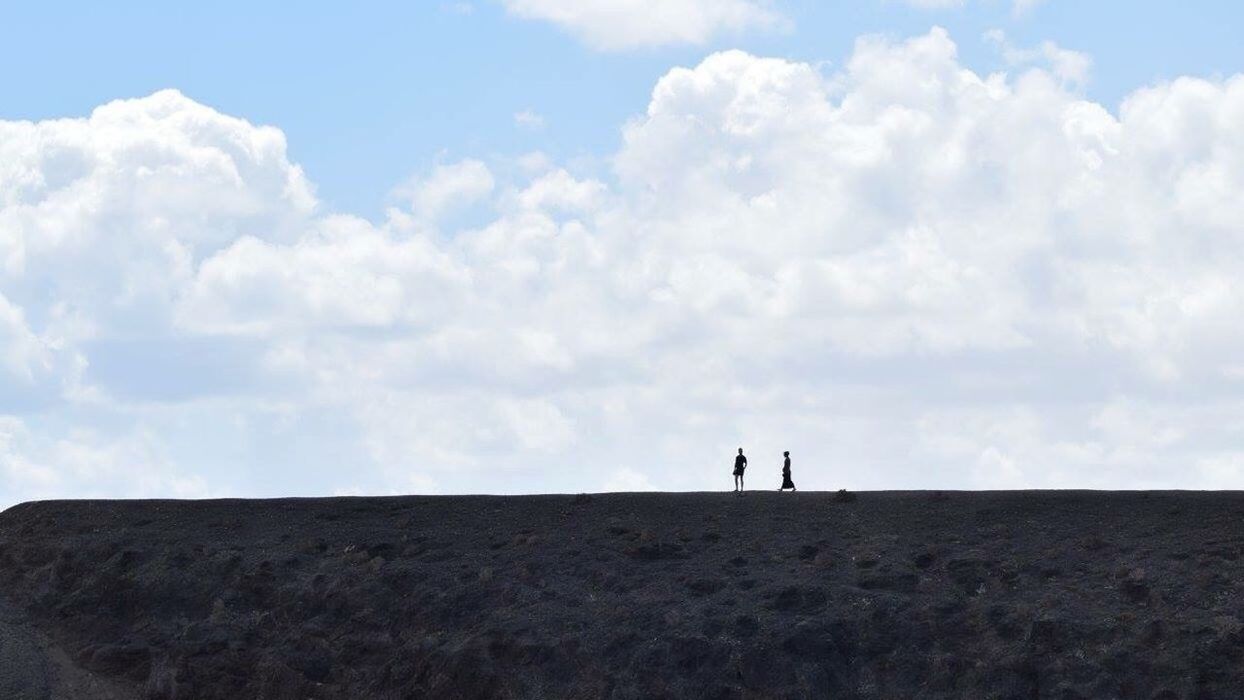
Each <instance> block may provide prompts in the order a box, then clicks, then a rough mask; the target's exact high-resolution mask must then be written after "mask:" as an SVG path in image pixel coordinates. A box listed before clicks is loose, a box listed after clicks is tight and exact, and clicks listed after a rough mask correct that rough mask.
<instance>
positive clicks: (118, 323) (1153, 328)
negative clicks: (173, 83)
mask: <svg viewBox="0 0 1244 700" xmlns="http://www.w3.org/2000/svg"><path fill="white" fill-rule="evenodd" d="M1034 62H1035V63H1034ZM1025 63H1029V64H1032V65H1031V66H1030V67H1028V68H1024V69H1023V70H1022V72H1020V73H1018V74H1014V75H1003V74H997V75H980V74H977V73H975V72H973V71H971V70H969V69H967V68H966V67H965V66H964V65H962V63H961V62H960V61H959V59H958V57H957V53H956V47H955V44H954V43H953V41H952V40H951V39H950V38H949V37H948V36H947V34H946V33H945V32H943V31H941V30H936V29H935V30H933V31H931V32H930V33H928V34H927V35H924V36H918V37H915V38H912V39H909V40H905V41H894V40H890V39H884V38H864V39H861V40H860V41H859V42H858V44H857V46H856V47H855V50H854V52H853V54H852V56H851V57H850V59H849V60H848V61H846V62H845V63H844V68H843V69H842V70H841V71H840V72H838V73H836V74H833V75H828V76H827V75H824V74H822V73H821V72H819V71H818V70H817V69H816V68H815V67H813V66H811V65H807V64H803V63H798V62H792V61H787V60H782V59H774V58H763V57H757V56H753V55H749V54H746V53H743V52H738V51H728V52H722V53H716V54H713V55H711V56H709V57H707V58H706V59H705V60H704V61H703V62H702V63H700V64H699V65H697V66H694V67H690V68H676V69H674V70H671V71H669V72H668V73H667V74H666V75H665V76H664V77H662V78H661V79H660V80H659V81H658V82H657V84H656V85H655V87H654V89H653V91H652V97H651V100H650V102H649V104H648V106H647V109H646V110H645V111H643V113H642V114H639V115H638V116H636V117H635V118H634V119H633V120H631V121H630V122H629V123H628V124H626V125H625V127H624V129H623V133H622V135H623V143H622V146H621V148H620V149H619V151H618V152H617V153H616V154H615V155H614V157H613V159H612V172H611V173H609V174H608V176H607V177H604V176H601V177H597V178H593V177H588V176H585V175H583V174H577V173H575V172H572V171H570V170H568V169H565V168H562V167H559V166H558V165H556V164H553V163H549V162H548V161H547V159H541V158H530V159H526V160H525V164H526V166H527V167H526V168H522V167H519V168H515V167H509V166H508V165H507V164H505V163H500V162H494V163H485V162H482V161H463V162H460V163H450V164H444V165H442V166H440V167H438V168H436V169H434V170H432V171H431V172H428V173H424V174H421V175H419V176H417V177H415V178H412V180H411V181H410V182H408V183H407V184H406V185H404V186H403V187H402V188H399V193H400V197H399V199H400V202H401V203H400V204H399V205H397V206H395V207H394V208H393V209H392V210H391V211H390V212H389V214H388V216H387V217H386V218H385V219H384V220H383V221H379V222H373V221H367V220H364V219H361V218H358V217H354V216H349V215H344V214H339V213H332V212H326V211H323V209H322V207H321V206H320V205H319V204H318V203H317V201H316V198H315V195H314V189H313V187H312V185H311V184H310V183H309V182H308V181H307V178H306V177H305V176H304V174H303V173H302V171H301V170H300V169H299V167H298V166H297V165H296V164H294V163H292V162H290V160H289V159H288V155H287V153H286V145H285V140H284V137H283V135H282V134H281V132H280V131H279V130H277V129H275V128H272V127H265V126H256V125H253V124H251V123H249V122H246V121H244V120H241V119H237V118H234V117H231V116H227V115H224V114H221V113H219V112H217V111H215V110H212V109H210V108H208V107H206V106H203V105H201V104H198V103H196V102H194V101H193V100H191V99H189V98H187V97H185V96H183V95H181V94H179V93H177V92H174V91H164V92H160V93H157V94H155V95H152V96H150V97H146V98H141V99H134V100H122V101H117V102H113V103H110V104H107V105H104V106H101V107H99V108H98V109H96V110H95V111H94V112H93V113H92V114H91V115H90V116H89V117H86V118H80V119H62V120H50V121H43V122H37V123H31V122H0V341H2V342H3V345H2V346H0V347H2V348H3V350H2V351H0V415H2V416H3V418H2V423H0V501H5V502H13V501H16V500H19V499H24V498H32V497H45V496H73V495H138V494H144V495H152V494H163V495H195V494H219V493H228V494H235V495H264V494H272V493H332V492H388V491H427V492H437V491H447V492H463V491H473V492H478V491H494V492H497V491H500V492H514V491H528V492H530V491H579V490H591V489H600V488H604V487H612V488H661V489H703V488H714V487H722V488H724V487H725V486H726V485H728V483H729V466H730V458H731V455H732V454H733V451H734V448H736V447H738V446H740V445H742V446H744V447H745V448H747V449H748V450H749V454H751V455H752V461H753V464H754V465H755V467H754V471H756V472H757V473H758V476H757V477H755V478H756V479H758V481H757V482H754V483H757V484H758V485H763V479H764V477H763V474H764V473H765V469H766V467H765V466H764V465H765V464H766V463H767V462H766V460H768V461H771V462H772V466H773V470H772V471H773V474H774V475H776V474H777V471H778V465H779V464H780V462H779V457H780V454H781V450H783V449H790V450H791V451H792V456H793V457H794V460H795V471H796V476H797V478H798V479H799V483H800V485H801V487H803V488H816V487H821V488H831V487H832V488H837V487H850V488H882V487H885V488H908V487H912V488H917V487H966V488H980V487H1073V486H1074V487H1113V488H1125V487H1172V486H1179V487H1187V488H1199V487H1239V486H1241V485H1244V473H1242V471H1241V470H1242V469H1244V451H1241V450H1240V449H1239V445H1241V444H1244V442H1242V441H1241V437H1244V420H1242V419H1241V418H1240V416H1242V415H1244V401H1242V400H1241V396H1242V394H1241V389H1242V388H1244V358H1242V357H1241V354H1240V337H1239V332H1238V330H1237V321H1236V319H1238V318H1239V317H1240V316H1241V312H1242V311H1244V293H1242V292H1241V291H1240V285H1238V284H1237V283H1236V282H1237V280H1238V279H1239V278H1240V277H1241V274H1244V270H1242V269H1241V263H1240V261H1239V256H1238V255H1236V252H1237V251H1238V250H1240V248H1241V244H1244V240H1242V237H1244V227H1242V226H1241V223H1240V222H1242V221H1244V203H1242V201H1241V199H1240V198H1239V197H1238V193H1239V192H1240V191H1241V190H1242V189H1244V126H1241V125H1244V77H1240V76H1236V77H1232V78H1229V79H1225V80H1202V79H1197V78H1180V79H1178V80H1175V81H1172V82H1169V83H1162V84H1157V85H1152V86H1148V87H1145V88H1143V89H1140V90H1137V91H1136V92H1134V93H1133V94H1132V95H1131V96H1130V97H1129V98H1128V99H1127V100H1126V101H1125V102H1124V104H1123V105H1122V106H1121V107H1120V108H1119V109H1118V110H1117V112H1112V111H1111V110H1109V109H1107V108H1105V107H1103V106H1102V105H1098V104H1095V103H1093V102H1091V101H1087V100H1085V99H1084V98H1083V97H1082V96H1080V95H1079V94H1077V93H1076V92H1075V91H1074V89H1072V87H1069V86H1068V81H1067V80H1065V79H1063V78H1062V77H1060V76H1059V75H1057V74H1056V72H1057V66H1054V67H1051V66H1050V65H1049V64H1048V63H1042V55H1039V54H1033V55H1031V56H1025ZM506 173H510V174H506ZM512 173H520V174H519V175H513V174H512ZM461 207H473V208H475V210H476V211H477V213H478V212H479V211H483V212H484V214H485V215H484V216H482V217H481V219H480V221H478V222H476V223H471V224H461V223H453V222H455V221H458V220H460V219H461V217H457V218H455V217H454V216H449V215H448V214H449V213H450V212H452V211H454V210H455V209H456V208H461ZM468 218H471V217H468ZM775 478H776V476H775ZM774 488H776V481H775V482H774Z"/></svg>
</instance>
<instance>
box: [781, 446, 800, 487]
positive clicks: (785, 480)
mask: <svg viewBox="0 0 1244 700" xmlns="http://www.w3.org/2000/svg"><path fill="white" fill-rule="evenodd" d="M782 455H783V456H784V457H785V458H786V461H784V462H782V488H780V489H778V491H785V490H786V489H790V490H791V491H798V490H799V489H797V488H795V482H793V481H791V480H790V452H789V451H787V452H783V453H782Z"/></svg>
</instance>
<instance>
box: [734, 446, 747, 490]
mask: <svg viewBox="0 0 1244 700" xmlns="http://www.w3.org/2000/svg"><path fill="white" fill-rule="evenodd" d="M745 469H747V458H746V457H744V456H743V448H742V447H740V448H739V456H737V457H735V458H734V491H735V493H743V471H744V470H745Z"/></svg>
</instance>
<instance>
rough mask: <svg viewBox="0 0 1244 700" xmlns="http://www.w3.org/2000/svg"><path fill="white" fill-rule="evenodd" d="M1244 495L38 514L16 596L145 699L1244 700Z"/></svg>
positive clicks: (287, 503)
mask: <svg viewBox="0 0 1244 700" xmlns="http://www.w3.org/2000/svg"><path fill="white" fill-rule="evenodd" d="M1242 523H1244V495H1242V494H1236V493H1082V492H1030V493H971V494H969V493H945V494H941V493H937V494H934V493H861V494H857V497H856V498H854V499H850V498H843V497H841V496H839V495H837V494H814V493H804V492H800V493H795V494H790V493H786V494H775V493H758V492H751V493H748V494H746V495H744V496H743V497H735V496H734V495H733V494H730V493H726V494H646V495H640V494H616V495H603V496H578V497H576V496H534V497H506V498H500V497H444V498H433V497H410V498H334V499H309V500H269V501H241V500H224V501H199V502H174V501H123V502H87V501H80V502H44V503H32V504H24V505H20V506H17V507H15V508H12V509H10V510H8V511H6V512H4V513H3V514H0V593H3V595H4V597H5V598H7V600H8V602H9V603H10V604H11V605H12V606H13V607H14V609H16V610H20V612H21V614H22V616H23V618H24V619H29V620H31V621H32V623H33V624H34V625H36V626H37V628H38V630H39V632H40V634H46V635H47V637H48V638H50V639H53V640H55V641H56V644H57V645H59V647H60V648H61V649H63V650H65V651H67V652H68V655H69V657H70V658H72V659H73V660H74V663H76V664H78V665H79V666H80V667H81V668H82V669H84V670H85V671H86V672H89V673H92V674H95V675H96V676H98V677H100V678H104V679H107V680H108V681H109V682H115V683H117V684H119V685H117V686H115V687H126V688H132V689H133V693H134V695H135V696H136V697H145V698H179V699H180V698H230V699H232V698H291V699H292V698H407V697H435V698H494V697H496V698H552V697H559V698H560V697H571V698H574V697H581V698H596V697H610V698H650V697H705V698H780V697H844V698H845V697H860V698H1241V697H1244V596H1241V590H1240V586H1239V581H1241V574H1242V573H1244V570H1242V569H1244V556H1242V554H1244V525H1242Z"/></svg>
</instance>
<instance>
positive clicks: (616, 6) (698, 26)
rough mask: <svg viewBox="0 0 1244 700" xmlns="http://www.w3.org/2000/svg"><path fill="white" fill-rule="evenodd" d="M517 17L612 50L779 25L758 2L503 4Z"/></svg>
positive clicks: (536, 0)
mask: <svg viewBox="0 0 1244 700" xmlns="http://www.w3.org/2000/svg"><path fill="white" fill-rule="evenodd" d="M502 2H503V3H504V4H505V7H506V9H507V10H508V11H509V12H510V13H511V14H513V15H515V16H517V17H523V18H527V19H537V20H544V21H547V22H551V23H553V24H555V25H557V26H559V27H561V28H563V29H564V30H566V31H567V32H570V33H571V34H573V35H574V36H576V37H577V38H579V39H580V40H582V41H583V42H584V43H586V44H588V45H589V46H592V47H594V48H598V49H604V50H610V51H616V50H620V49H630V48H636V47H646V46H661V45H666V44H703V43H705V42H707V41H708V40H709V39H711V38H713V37H714V36H716V35H718V34H723V33H737V32H741V31H744V30H747V29H752V28H772V27H777V26H782V25H783V24H784V23H785V19H784V18H783V17H782V15H780V14H779V13H778V12H777V11H776V10H774V9H772V8H771V7H769V5H768V3H766V2H759V1H758V0H662V2H656V3H654V2H646V1H645V0H502Z"/></svg>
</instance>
